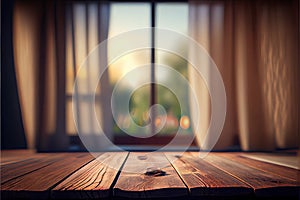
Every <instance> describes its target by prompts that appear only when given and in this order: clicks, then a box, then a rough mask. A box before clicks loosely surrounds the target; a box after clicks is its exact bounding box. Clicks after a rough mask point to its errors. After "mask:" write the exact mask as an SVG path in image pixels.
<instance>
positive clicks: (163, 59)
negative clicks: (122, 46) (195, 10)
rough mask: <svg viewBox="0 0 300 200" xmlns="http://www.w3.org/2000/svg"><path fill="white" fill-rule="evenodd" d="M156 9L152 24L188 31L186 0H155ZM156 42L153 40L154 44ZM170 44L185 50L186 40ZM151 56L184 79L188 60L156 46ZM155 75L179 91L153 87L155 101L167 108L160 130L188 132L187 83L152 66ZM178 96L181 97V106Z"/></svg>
mask: <svg viewBox="0 0 300 200" xmlns="http://www.w3.org/2000/svg"><path fill="white" fill-rule="evenodd" d="M156 9H157V13H156V14H157V15H156V25H157V27H158V28H162V29H170V30H174V31H176V32H179V33H181V34H184V35H187V34H188V5H187V4H186V3H158V4H157V7H156ZM158 37H159V35H156V39H158ZM157 42H158V41H157V40H156V44H157ZM173 44H174V48H178V49H184V50H185V52H186V54H187V53H188V52H187V49H188V48H187V44H185V43H184V42H183V41H180V40H179V39H174V41H173ZM155 57H156V62H157V63H159V64H163V65H166V66H169V67H172V68H173V69H175V70H177V71H178V72H179V73H181V74H182V75H183V76H184V77H185V78H186V79H188V77H187V73H188V63H187V61H186V60H185V59H183V58H181V57H180V56H178V55H175V54H172V53H170V52H166V51H162V50H156V53H155ZM155 76H156V77H157V78H158V77H159V76H161V77H159V78H163V79H166V82H168V83H169V84H170V85H176V87H178V91H180V93H178V94H174V93H172V92H171V91H170V90H169V89H168V88H166V87H163V86H160V85H158V86H157V87H156V88H157V89H156V97H157V103H159V104H161V105H163V106H164V107H165V108H166V111H167V121H166V124H165V126H164V128H163V129H162V130H161V132H160V134H161V135H170V134H171V135H172V134H174V133H176V131H177V130H178V128H179V127H181V128H182V130H183V132H182V133H191V126H190V113H189V106H188V105H189V99H188V97H189V94H188V93H189V91H188V87H187V85H186V84H185V83H182V81H181V80H176V78H174V77H173V76H171V75H168V74H164V73H162V72H160V71H159V70H158V69H156V72H155ZM162 76H163V77H162ZM179 99H184V102H182V103H181V107H180V105H179ZM157 118H158V119H159V118H160V116H157ZM157 121H159V120H157Z"/></svg>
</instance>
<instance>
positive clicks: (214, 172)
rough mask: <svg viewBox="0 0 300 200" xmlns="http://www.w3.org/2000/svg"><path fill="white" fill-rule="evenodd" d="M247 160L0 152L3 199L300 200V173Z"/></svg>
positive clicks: (192, 154)
mask: <svg viewBox="0 0 300 200" xmlns="http://www.w3.org/2000/svg"><path fill="white" fill-rule="evenodd" d="M249 155H251V156H252V155H253V154H251V153H209V154H208V155H207V156H206V157H204V158H203V159H202V158H200V157H199V152H185V153H180V152H157V153H149V152H130V153H128V152H105V153H98V157H97V159H96V158H95V157H93V156H92V155H91V154H89V153H34V152H33V151H28V150H12V151H1V199H132V198H150V199H156V198H157V199H160V198H164V199H165V198H170V199H199V198H206V199H215V198H218V199H223V198H228V199H231V198H238V199H239V198H248V199H252V198H254V199H255V198H261V197H269V198H274V197H279V198H283V197H284V198H285V199H286V198H290V199H298V198H299V197H300V196H299V194H300V183H299V178H300V170H298V169H295V168H292V167H286V166H281V165H277V164H272V163H268V162H264V161H262V160H256V159H252V158H251V156H250V157H249ZM100 161H101V162H100ZM105 163H106V164H105ZM107 163H109V165H107Z"/></svg>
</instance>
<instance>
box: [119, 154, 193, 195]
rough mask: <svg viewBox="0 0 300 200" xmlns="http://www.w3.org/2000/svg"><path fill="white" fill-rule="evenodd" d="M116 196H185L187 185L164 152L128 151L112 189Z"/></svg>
mask: <svg viewBox="0 0 300 200" xmlns="http://www.w3.org/2000/svg"><path fill="white" fill-rule="evenodd" d="M113 192H114V196H115V197H125V198H164V197H170V198H171V197H184V196H187V195H188V189H187V188H186V186H185V185H184V183H183V182H182V180H181V179H180V177H179V176H178V174H177V173H176V171H175V170H174V168H173V167H172V166H171V164H170V163H169V161H168V160H167V158H166V157H165V156H164V154H163V153H153V152H152V153H147V152H145V153H130V154H129V156H128V158H127V161H126V162H125V165H124V168H123V170H122V172H121V174H120V176H119V179H118V180H117V182H116V185H115V186H114V189H113Z"/></svg>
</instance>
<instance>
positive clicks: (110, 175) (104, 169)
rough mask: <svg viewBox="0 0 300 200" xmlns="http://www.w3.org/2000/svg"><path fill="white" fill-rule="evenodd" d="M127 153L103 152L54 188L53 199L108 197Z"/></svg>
mask: <svg viewBox="0 0 300 200" xmlns="http://www.w3.org/2000/svg"><path fill="white" fill-rule="evenodd" d="M127 154H128V153H121V152H119V153H112V152H110V153H104V154H102V155H101V156H99V157H98V158H97V159H95V160H93V161H92V162H90V163H88V164H87V165H85V166H84V167H82V168H80V169H79V170H77V171H76V172H75V173H73V174H72V175H71V176H69V177H68V178H67V179H65V180H64V181H63V182H61V183H60V184H58V185H57V186H56V187H55V188H53V190H52V192H51V197H52V199H99V198H108V197H109V195H110V193H111V191H110V189H111V186H112V183H113V181H114V180H115V178H116V176H117V173H118V171H119V169H120V168H121V166H122V164H123V163H124V161H125V159H126V157H127ZM108 164H109V165H108Z"/></svg>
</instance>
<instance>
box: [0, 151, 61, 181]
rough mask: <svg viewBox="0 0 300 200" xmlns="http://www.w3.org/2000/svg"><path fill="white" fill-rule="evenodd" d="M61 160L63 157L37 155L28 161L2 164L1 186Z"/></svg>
mask: <svg viewBox="0 0 300 200" xmlns="http://www.w3.org/2000/svg"><path fill="white" fill-rule="evenodd" d="M63 158H65V155H57V154H52V155H51V154H39V155H38V156H31V157H30V158H28V159H23V160H18V161H16V162H9V163H6V164H3V165H1V167H0V168H1V184H4V183H5V182H7V181H9V180H12V179H15V178H17V177H19V176H22V175H25V174H27V173H30V172H33V171H35V170H38V169H41V168H43V167H45V166H47V165H50V164H51V163H53V162H56V161H58V160H61V159H63Z"/></svg>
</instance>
